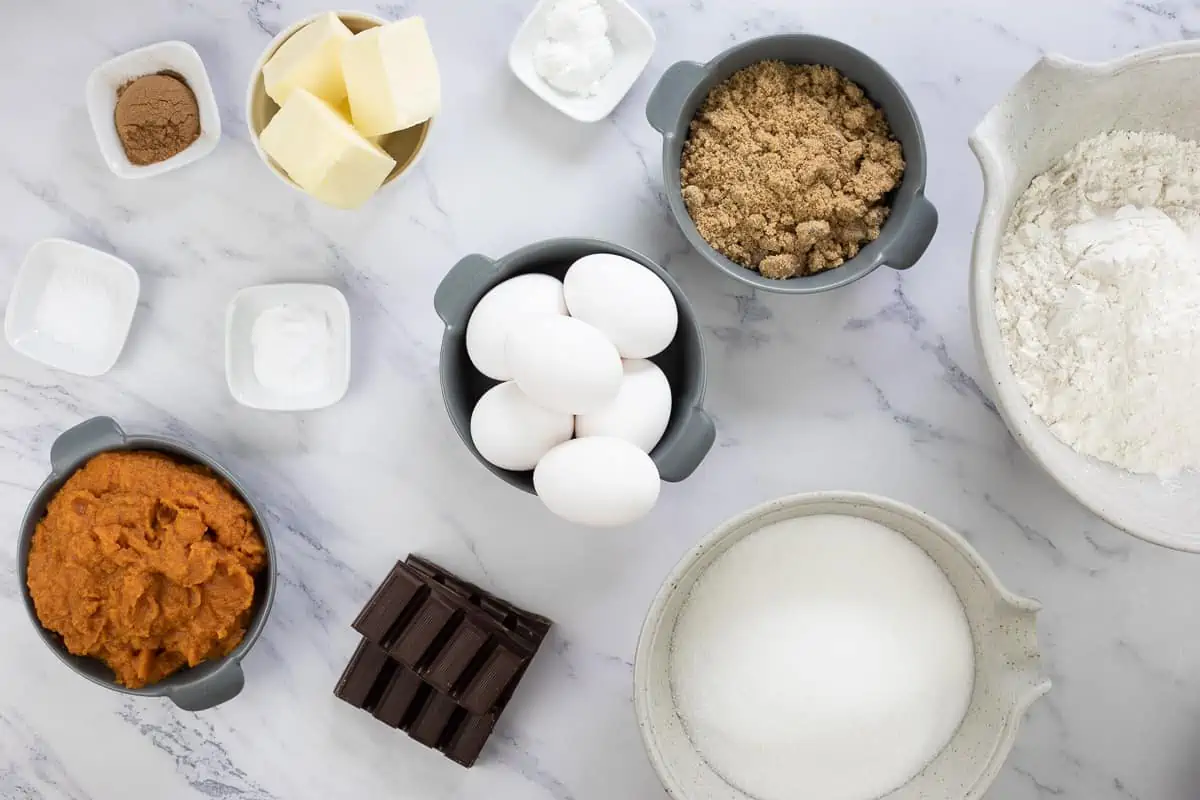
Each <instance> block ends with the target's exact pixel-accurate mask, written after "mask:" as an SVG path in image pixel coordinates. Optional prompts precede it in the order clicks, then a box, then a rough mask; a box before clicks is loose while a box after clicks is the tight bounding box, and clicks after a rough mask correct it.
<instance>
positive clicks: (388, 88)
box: [342, 17, 442, 136]
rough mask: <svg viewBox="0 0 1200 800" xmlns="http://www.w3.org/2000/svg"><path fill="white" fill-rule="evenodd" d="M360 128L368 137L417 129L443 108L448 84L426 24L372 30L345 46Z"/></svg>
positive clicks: (415, 21) (345, 69)
mask: <svg viewBox="0 0 1200 800" xmlns="http://www.w3.org/2000/svg"><path fill="white" fill-rule="evenodd" d="M342 73H343V75H344V76H345V78H346V91H347V92H348V93H349V95H350V109H351V111H352V112H353V116H354V127H356V128H358V129H359V131H361V132H362V133H363V135H365V136H380V135H382V134H385V133H391V132H393V131H400V130H404V129H405V128H411V127H412V126H414V125H419V124H420V123H422V122H424V121H425V120H427V119H429V118H430V117H433V116H434V115H435V114H437V113H438V111H440V110H441V107H442V86H441V79H440V78H439V77H438V68H437V60H436V59H435V58H434V56H433V45H432V44H431V43H430V41H429V34H428V32H427V31H426V30H425V20H423V19H421V18H420V17H410V18H408V19H402V20H400V21H399V22H393V23H391V24H389V25H382V26H380V27H378V28H371V29H369V30H365V31H363V32H362V33H360V34H358V35H357V36H355V37H354V38H353V39H350V40H349V41H347V42H345V43H343V44H342Z"/></svg>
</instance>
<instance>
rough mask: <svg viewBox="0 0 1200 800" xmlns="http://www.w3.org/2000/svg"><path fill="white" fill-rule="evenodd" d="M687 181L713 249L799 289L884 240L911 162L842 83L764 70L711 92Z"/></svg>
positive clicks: (687, 197)
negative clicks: (796, 281)
mask: <svg viewBox="0 0 1200 800" xmlns="http://www.w3.org/2000/svg"><path fill="white" fill-rule="evenodd" d="M680 173H681V176H682V184H683V199H684V202H685V203H686V205H687V209H688V213H689V214H691V217H692V220H693V221H694V222H695V223H696V227H697V228H698V229H699V231H700V235H701V236H702V237H704V240H705V241H706V242H708V243H709V244H710V245H711V246H712V247H713V249H715V250H716V251H717V252H719V253H721V254H722V255H724V256H725V257H727V258H729V259H730V260H731V261H734V262H736V263H738V264H741V265H742V266H744V267H747V268H748V269H754V270H757V271H758V272H761V273H762V274H763V275H764V276H766V277H768V278H790V277H793V276H795V275H811V274H813V273H817V272H821V271H823V270H826V269H831V268H833V267H836V266H838V265H839V264H842V263H843V262H845V261H846V260H847V259H850V258H853V257H854V256H855V255H857V254H858V251H859V250H860V249H861V248H862V247H863V245H865V244H867V243H868V242H871V241H873V240H874V239H875V238H876V237H878V236H879V231H880V229H881V228H882V226H883V223H884V221H885V220H886V219H887V216H888V212H889V210H890V208H889V205H888V202H887V194H888V192H890V191H892V190H893V189H895V188H896V187H897V186H899V185H900V179H901V177H902V176H903V175H904V156H903V153H902V152H901V148H900V144H899V142H897V141H896V140H895V139H893V138H892V133H891V129H890V128H889V127H888V124H887V120H886V119H885V118H884V116H883V113H882V112H881V111H880V110H879V109H878V108H876V107H875V105H874V104H873V103H872V102H871V101H870V100H869V99H868V98H867V96H866V95H865V94H863V90H862V88H861V87H859V86H858V85H857V84H855V83H853V82H851V81H850V80H848V79H846V78H845V77H844V76H843V75H842V74H841V73H840V72H838V71H837V70H835V69H833V68H832V67H823V66H809V65H805V66H796V65H792V64H785V63H783V62H780V61H762V62H759V63H757V64H753V65H751V66H749V67H747V68H745V69H743V70H740V71H738V72H736V73H734V74H733V75H732V76H730V77H729V79H728V80H726V81H724V82H723V83H721V84H719V85H718V86H716V87H714V88H713V90H712V91H711V92H710V93H709V95H708V97H707V98H706V99H705V101H704V103H703V104H702V105H701V106H700V110H699V111H698V112H697V113H696V117H695V119H693V120H692V124H691V129H690V133H689V136H688V140H687V142H686V143H685V144H684V147H683V155H682V159H681V163H680Z"/></svg>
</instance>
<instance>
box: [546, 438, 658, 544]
mask: <svg viewBox="0 0 1200 800" xmlns="http://www.w3.org/2000/svg"><path fill="white" fill-rule="evenodd" d="M659 486H660V481H659V476H658V468H657V467H655V466H654V462H653V461H651V460H650V456H648V455H646V454H645V453H644V452H642V451H641V450H639V449H638V448H637V447H635V446H634V445H632V444H630V443H629V442H626V441H625V440H623V439H616V438H613V437H610V436H589V437H587V438H583V439H572V440H571V441H569V442H564V443H563V444H560V445H559V446H558V447H556V448H554V449H553V450H551V451H550V452H549V453H547V454H546V456H545V457H544V458H543V459H542V460H541V461H539V462H538V465H537V468H536V469H534V471H533V487H534V490H535V491H536V492H537V495H538V497H539V498H541V500H542V502H543V503H545V504H546V507H547V508H549V509H550V510H551V511H552V512H554V513H555V514H557V515H558V516H560V517H562V518H563V519H565V520H567V521H569V522H574V523H576V524H578V525H589V526H591V527H594V528H612V527H616V526H619V525H628V524H629V523H631V522H634V521H635V520H638V519H640V518H641V517H643V516H645V515H646V514H648V513H649V512H650V509H652V508H654V504H655V503H656V502H657V501H658V490H659Z"/></svg>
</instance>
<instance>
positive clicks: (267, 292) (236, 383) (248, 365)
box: [225, 283, 350, 411]
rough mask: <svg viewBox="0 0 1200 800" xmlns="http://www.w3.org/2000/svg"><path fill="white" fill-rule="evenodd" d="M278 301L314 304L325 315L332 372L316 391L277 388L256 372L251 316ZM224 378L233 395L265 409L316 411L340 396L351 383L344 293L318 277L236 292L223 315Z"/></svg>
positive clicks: (346, 306)
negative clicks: (267, 384)
mask: <svg viewBox="0 0 1200 800" xmlns="http://www.w3.org/2000/svg"><path fill="white" fill-rule="evenodd" d="M281 305H290V306H305V307H308V308H315V309H319V310H321V311H324V312H325V313H326V314H328V315H329V325H330V330H331V332H332V334H333V363H332V370H333V376H332V380H331V381H330V383H329V386H328V387H326V388H325V389H323V390H321V391H319V392H313V393H311V394H299V395H285V394H280V393H278V392H273V391H271V390H270V389H268V388H267V387H265V386H263V385H262V383H261V382H259V380H258V377H257V376H256V375H255V374H254V347H253V344H252V342H251V334H252V332H253V330H254V322H255V320H257V319H258V317H259V315H260V314H262V313H263V312H264V311H266V310H267V309H269V308H274V307H276V306H281ZM225 380H226V382H227V383H228V384H229V393H230V394H232V395H233V399H235V400H237V401H238V402H239V403H241V404H242V405H244V406H248V407H250V408H257V409H260V410H263V411H315V410H316V409H319V408H325V407H327V406H331V405H333V404H334V403H336V402H338V401H339V400H341V399H342V398H343V397H345V395H346V390H347V389H349V388H350V306H349V304H348V303H347V302H346V298H345V296H344V295H343V294H342V293H341V292H339V291H338V290H337V289H335V288H333V287H332V286H326V285H324V284H319V283H275V284H268V285H266V286H251V287H250V288H248V289H243V290H241V291H240V292H238V293H237V294H236V295H234V298H233V300H232V301H230V303H229V310H228V312H227V313H226V315H225Z"/></svg>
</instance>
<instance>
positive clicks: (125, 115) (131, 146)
mask: <svg viewBox="0 0 1200 800" xmlns="http://www.w3.org/2000/svg"><path fill="white" fill-rule="evenodd" d="M113 116H114V122H115V123H116V126H117V137H118V138H119V139H120V140H121V147H123V148H124V150H125V156H126V157H127V158H128V159H129V161H130V163H131V164H137V165H138V166H145V165H146V164H156V163H158V162H159V161H166V160H167V159H168V158H170V157H171V156H173V155H176V154H177V153H182V152H183V151H184V150H186V149H187V148H188V147H190V146H191V144H192V142H194V141H196V140H197V139H198V138H200V108H199V106H198V105H197V103H196V95H195V94H194V93H193V92H192V89H191V87H190V86H188V85H187V83H185V82H184V81H183V80H181V79H180V78H177V77H175V76H174V75H170V74H167V73H160V74H157V75H143V76H142V77H140V78H137V79H136V80H133V81H131V82H130V83H128V84H127V85H126V86H124V87H123V88H122V89H121V90H120V91H119V92H117V107H116V111H115V112H114V114H113Z"/></svg>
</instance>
